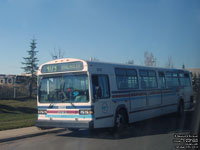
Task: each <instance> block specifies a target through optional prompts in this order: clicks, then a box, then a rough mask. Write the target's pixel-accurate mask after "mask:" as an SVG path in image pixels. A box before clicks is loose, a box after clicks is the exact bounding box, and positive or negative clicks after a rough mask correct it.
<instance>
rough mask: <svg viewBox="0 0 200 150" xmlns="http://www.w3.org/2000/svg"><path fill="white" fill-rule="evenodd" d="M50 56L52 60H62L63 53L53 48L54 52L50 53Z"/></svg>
mask: <svg viewBox="0 0 200 150" xmlns="http://www.w3.org/2000/svg"><path fill="white" fill-rule="evenodd" d="M50 55H51V58H52V59H53V60H54V59H60V58H64V56H65V52H64V51H62V50H61V49H60V48H59V49H56V48H54V51H53V52H51V53H50Z"/></svg>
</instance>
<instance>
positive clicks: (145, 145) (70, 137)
mask: <svg viewBox="0 0 200 150" xmlns="http://www.w3.org/2000/svg"><path fill="white" fill-rule="evenodd" d="M191 113H192V112H186V115H185V117H184V120H182V121H181V120H180V119H177V118H176V115H174V114H171V115H167V116H162V117H158V118H154V119H149V120H146V121H142V122H138V123H134V124H133V125H131V126H130V127H128V129H127V130H126V131H124V132H123V133H121V134H113V133H112V132H111V131H109V130H106V129H101V130H95V131H92V132H90V131H88V130H81V131H74V132H71V131H67V130H66V131H63V132H60V133H50V134H46V135H42V136H37V137H32V138H26V139H21V140H16V141H11V142H6V143H0V149H1V150H106V149H109V150H111V149H115V150H129V149H130V150H133V149H134V150H143V149H144V150H162V149H164V150H173V149H174V146H175V145H174V143H173V142H172V141H173V139H174V133H177V132H187V131H188V130H189V129H190V122H191V118H192V117H191Z"/></svg>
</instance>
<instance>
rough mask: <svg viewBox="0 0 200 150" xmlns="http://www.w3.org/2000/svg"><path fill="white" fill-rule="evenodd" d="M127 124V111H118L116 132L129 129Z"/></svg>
mask: <svg viewBox="0 0 200 150" xmlns="http://www.w3.org/2000/svg"><path fill="white" fill-rule="evenodd" d="M127 124H128V121H127V115H126V112H125V110H120V111H118V112H117V114H116V117H115V130H116V131H119V132H120V131H122V130H123V129H125V128H126V127H127Z"/></svg>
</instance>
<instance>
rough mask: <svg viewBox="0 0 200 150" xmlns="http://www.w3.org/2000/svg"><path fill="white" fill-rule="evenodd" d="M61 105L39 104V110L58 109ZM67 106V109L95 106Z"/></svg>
mask: <svg viewBox="0 0 200 150" xmlns="http://www.w3.org/2000/svg"><path fill="white" fill-rule="evenodd" d="M59 107H62V106H52V107H49V106H38V109H39V110H44V109H58V108H59ZM65 108H66V109H92V108H94V106H66V107H65Z"/></svg>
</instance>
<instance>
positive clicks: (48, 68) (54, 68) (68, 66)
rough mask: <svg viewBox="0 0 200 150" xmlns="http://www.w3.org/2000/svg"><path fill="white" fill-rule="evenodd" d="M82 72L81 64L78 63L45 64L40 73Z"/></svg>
mask: <svg viewBox="0 0 200 150" xmlns="http://www.w3.org/2000/svg"><path fill="white" fill-rule="evenodd" d="M78 70H83V63H82V62H80V61H76V62H68V63H59V64H47V65H44V66H43V67H42V70H41V72H42V73H53V72H65V71H78Z"/></svg>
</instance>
